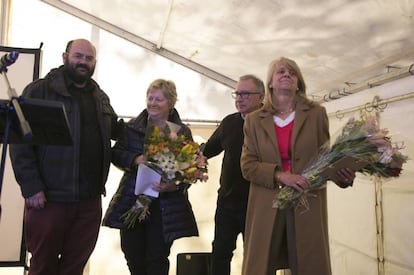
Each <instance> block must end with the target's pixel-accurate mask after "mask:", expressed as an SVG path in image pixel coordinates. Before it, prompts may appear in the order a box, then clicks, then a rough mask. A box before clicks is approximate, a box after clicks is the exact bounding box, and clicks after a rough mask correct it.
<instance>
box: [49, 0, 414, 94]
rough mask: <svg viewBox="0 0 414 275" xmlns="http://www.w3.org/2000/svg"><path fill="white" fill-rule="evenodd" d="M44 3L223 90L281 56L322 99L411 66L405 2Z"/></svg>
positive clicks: (410, 24) (413, 47) (412, 9)
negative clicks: (295, 66) (296, 67)
mask: <svg viewBox="0 0 414 275" xmlns="http://www.w3.org/2000/svg"><path fill="white" fill-rule="evenodd" d="M42 1H43V2H46V3H49V4H51V5H53V6H55V7H58V8H60V9H62V10H64V11H66V12H68V13H71V14H73V15H75V16H78V17H80V18H82V19H84V20H86V21H89V22H91V23H93V24H95V25H97V26H99V27H101V28H103V29H105V30H107V31H110V32H112V33H115V34H117V35H119V36H121V37H124V38H125V39H127V40H130V41H132V42H134V43H136V44H138V45H140V46H143V47H144V48H147V49H148V50H150V51H153V52H157V53H159V54H160V55H163V56H165V57H167V58H169V59H172V60H173V61H176V62H178V63H180V64H183V65H185V66H187V67H190V68H192V69H194V70H196V71H198V72H201V73H202V74H204V75H207V76H209V77H211V78H213V79H215V80H217V81H219V82H221V83H224V84H226V85H228V86H233V85H234V83H235V81H236V80H237V79H238V77H239V76H240V75H243V74H246V73H254V74H256V75H258V76H260V77H262V78H263V79H265V77H266V76H265V73H266V70H267V66H268V64H269V62H270V61H271V60H273V59H275V58H277V57H280V56H286V57H289V58H292V59H294V60H295V61H296V62H297V63H298V65H299V66H300V67H301V68H302V71H303V73H304V76H305V80H306V81H307V85H308V94H312V95H313V96H314V98H315V99H321V98H322V99H323V98H324V97H325V98H326V95H327V93H329V92H331V93H332V92H333V91H340V90H343V91H345V89H348V90H349V89H352V88H353V87H357V86H358V85H361V83H362V84H363V85H364V87H365V88H366V85H375V84H376V83H373V82H372V81H371V82H370V81H369V80H370V79H373V78H378V77H380V78H383V77H384V76H386V75H387V74H390V73H392V74H395V73H396V72H397V73H400V72H401V71H402V72H405V74H406V75H407V74H409V73H412V72H411V69H412V68H411V65H412V64H413V62H414V35H413V31H414V18H413V16H414V1H411V0H392V1H391V0H318V1H316V0H300V1H298V0H297V1H281V0H232V1H222V0H209V1H186V0H169V1H166V0H151V1H137V0H100V1H88V0H67V1H58V0H42ZM385 78H386V77H385ZM369 82H370V83H369ZM339 93H340V92H339Z"/></svg>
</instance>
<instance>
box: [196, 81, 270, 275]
mask: <svg viewBox="0 0 414 275" xmlns="http://www.w3.org/2000/svg"><path fill="white" fill-rule="evenodd" d="M232 96H233V98H234V99H235V105H236V108H237V112H236V113H233V114H230V115H228V116H226V117H225V118H224V119H223V120H222V122H221V123H220V126H219V127H218V128H217V129H216V130H215V131H214V133H213V134H212V135H211V137H210V138H209V139H208V141H207V143H206V144H205V147H204V150H203V153H204V155H205V156H206V157H207V158H211V157H214V156H217V155H218V154H220V153H221V152H223V151H224V156H223V162H222V167H221V176H220V188H219V189H218V198H217V208H216V213H215V218H214V221H215V230H214V241H213V252H212V274H214V275H229V274H230V263H231V259H232V257H233V251H234V250H235V249H236V241H237V236H238V235H239V233H241V234H242V236H243V237H244V226H245V221H246V209H247V200H248V195H249V182H248V181H247V180H245V179H244V178H243V176H242V173H241V169H240V155H241V150H242V145H243V138H244V136H243V124H244V117H245V116H246V115H247V114H248V113H250V112H252V111H254V110H257V109H258V108H260V107H261V105H262V101H263V98H264V84H263V81H262V80H260V79H259V78H257V77H256V76H254V75H244V76H242V77H240V79H239V81H238V83H237V85H236V90H235V91H234V92H233V93H232Z"/></svg>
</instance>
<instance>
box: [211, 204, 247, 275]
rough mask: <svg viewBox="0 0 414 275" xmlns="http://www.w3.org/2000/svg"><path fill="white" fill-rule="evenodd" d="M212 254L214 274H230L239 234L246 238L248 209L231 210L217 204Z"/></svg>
mask: <svg viewBox="0 0 414 275" xmlns="http://www.w3.org/2000/svg"><path fill="white" fill-rule="evenodd" d="M214 221H215V229H214V241H213V253H212V254H213V255H212V266H211V270H212V275H229V274H230V263H231V259H232V258H233V251H234V250H235V249H236V242H237V236H238V235H239V234H240V233H241V234H242V236H243V240H244V226H245V223H246V210H245V209H243V210H230V209H225V208H223V207H220V206H217V209H216V214H215V218H214Z"/></svg>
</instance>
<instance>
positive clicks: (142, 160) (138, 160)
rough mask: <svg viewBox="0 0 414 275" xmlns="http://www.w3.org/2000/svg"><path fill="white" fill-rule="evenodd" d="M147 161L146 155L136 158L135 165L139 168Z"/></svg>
mask: <svg viewBox="0 0 414 275" xmlns="http://www.w3.org/2000/svg"><path fill="white" fill-rule="evenodd" d="M145 161H146V159H145V156H144V155H139V156H137V157H135V159H134V164H135V166H138V165H140V164H141V163H144V162H145Z"/></svg>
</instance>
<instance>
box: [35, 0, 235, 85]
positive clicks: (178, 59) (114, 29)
mask: <svg viewBox="0 0 414 275" xmlns="http://www.w3.org/2000/svg"><path fill="white" fill-rule="evenodd" d="M41 1H42V2H44V3H46V4H49V5H51V6H53V7H55V8H57V9H60V10H62V11H64V12H66V13H69V14H71V15H73V16H75V17H77V18H79V19H81V20H84V21H86V22H88V23H90V24H92V25H95V26H97V27H99V28H101V29H103V30H106V31H108V32H110V33H113V34H115V35H117V36H119V37H122V38H124V39H126V40H128V41H130V42H132V43H134V44H136V45H138V46H140V47H142V48H145V49H147V50H149V51H151V52H153V53H156V54H158V55H160V56H163V57H165V58H167V59H169V60H171V61H173V62H175V63H178V64H180V65H183V66H185V67H187V68H189V69H191V70H193V71H196V72H198V73H200V74H202V75H204V76H206V77H208V78H210V79H213V80H215V81H217V82H219V83H221V84H223V85H225V86H228V87H230V88H235V86H236V83H237V81H236V80H234V79H231V78H229V77H227V76H225V75H223V74H220V73H218V72H216V71H213V70H211V69H209V68H207V67H205V66H203V65H201V64H198V63H196V62H194V61H191V60H190V59H187V58H185V57H183V56H181V55H178V54H176V53H175V52H172V51H169V50H167V49H165V48H163V47H159V48H158V47H157V44H155V43H152V42H151V41H148V40H146V39H144V38H142V37H140V36H138V35H135V34H133V33H131V32H128V31H127V30H125V29H122V28H120V27H118V26H115V25H113V24H111V23H109V22H107V21H104V20H102V19H100V18H98V17H96V16H93V15H91V14H89V13H87V12H85V11H83V10H80V9H78V8H76V7H74V6H72V5H69V4H67V3H64V2H63V1H59V0H41Z"/></svg>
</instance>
